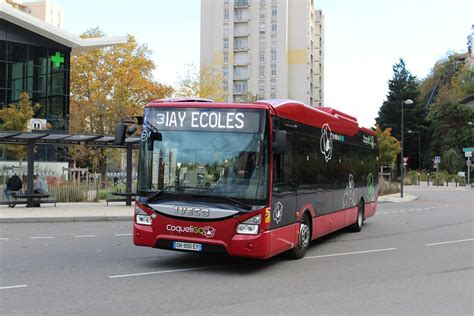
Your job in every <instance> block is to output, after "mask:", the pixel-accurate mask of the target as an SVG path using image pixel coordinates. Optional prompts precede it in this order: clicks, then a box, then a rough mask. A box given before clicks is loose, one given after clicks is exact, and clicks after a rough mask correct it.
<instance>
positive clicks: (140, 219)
mask: <svg viewBox="0 0 474 316" xmlns="http://www.w3.org/2000/svg"><path fill="white" fill-rule="evenodd" d="M135 221H136V222H137V224H139V225H147V226H151V216H149V215H148V214H147V213H145V211H143V210H142V209H141V208H139V207H138V206H135Z"/></svg>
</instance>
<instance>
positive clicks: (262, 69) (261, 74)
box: [258, 65, 265, 78]
mask: <svg viewBox="0 0 474 316" xmlns="http://www.w3.org/2000/svg"><path fill="white" fill-rule="evenodd" d="M258 76H259V77H260V78H265V66H264V65H260V66H258Z"/></svg>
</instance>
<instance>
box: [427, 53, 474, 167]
mask: <svg viewBox="0 0 474 316" xmlns="http://www.w3.org/2000/svg"><path fill="white" fill-rule="evenodd" d="M420 92H421V99H422V100H428V99H430V107H429V109H428V114H427V116H426V120H427V122H428V123H429V129H428V133H429V135H430V138H429V139H428V141H427V142H426V144H425V146H424V147H425V148H426V155H425V166H430V165H431V160H432V159H433V157H434V156H442V159H441V164H442V165H441V167H442V168H444V169H448V170H449V171H456V168H459V167H461V166H458V165H457V163H458V162H455V161H456V159H454V158H453V157H454V156H455V155H454V152H456V153H457V154H458V155H461V150H462V148H463V147H470V146H472V140H473V139H474V129H473V127H472V126H470V125H469V122H473V121H474V108H473V107H472V106H470V105H468V104H465V103H469V102H468V100H469V99H470V97H471V96H473V95H474V80H472V79H471V68H470V62H469V55H468V54H457V53H454V52H452V53H449V54H448V55H447V56H445V57H444V58H443V59H442V60H440V61H438V62H437V63H436V65H435V67H434V69H433V71H432V73H431V74H430V76H428V77H427V78H426V79H425V80H424V81H423V82H422V83H421V85H420ZM466 99H467V101H466V102H464V100H466ZM448 152H450V154H448ZM446 154H448V156H447V158H446V159H448V160H449V162H448V161H446V162H447V163H446V164H445V163H444V162H445V160H446V159H444V158H443V157H444V156H445V155H446ZM451 156H453V157H451ZM450 157H451V158H450ZM451 161H453V162H454V163H451Z"/></svg>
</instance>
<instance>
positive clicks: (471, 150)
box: [462, 147, 474, 153]
mask: <svg viewBox="0 0 474 316" xmlns="http://www.w3.org/2000/svg"><path fill="white" fill-rule="evenodd" d="M462 151H464V152H465V153H466V152H468V151H470V152H473V151H474V148H473V147H467V148H463V149H462Z"/></svg>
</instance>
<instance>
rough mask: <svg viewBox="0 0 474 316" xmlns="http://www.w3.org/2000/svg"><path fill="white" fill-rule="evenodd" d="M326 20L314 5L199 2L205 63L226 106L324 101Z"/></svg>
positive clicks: (303, 1) (290, 0)
mask: <svg viewBox="0 0 474 316" xmlns="http://www.w3.org/2000/svg"><path fill="white" fill-rule="evenodd" d="M323 25H324V17H323V14H322V12H321V11H320V10H316V9H315V6H314V2H313V0H201V64H206V65H210V66H213V67H215V68H217V69H219V70H220V71H222V77H223V81H222V86H223V89H224V91H225V92H226V94H227V101H228V102H242V101H248V100H251V99H255V98H258V99H268V98H270V99H286V98H288V99H294V100H298V101H301V102H304V103H305V104H308V105H311V106H321V105H322V104H323V100H324V37H323V34H324V27H323Z"/></svg>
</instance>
